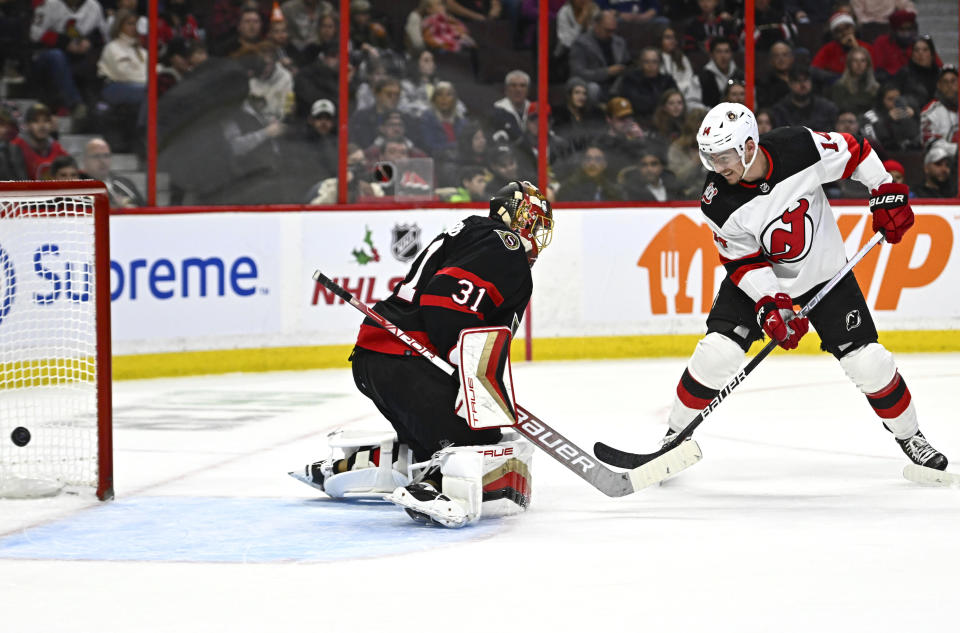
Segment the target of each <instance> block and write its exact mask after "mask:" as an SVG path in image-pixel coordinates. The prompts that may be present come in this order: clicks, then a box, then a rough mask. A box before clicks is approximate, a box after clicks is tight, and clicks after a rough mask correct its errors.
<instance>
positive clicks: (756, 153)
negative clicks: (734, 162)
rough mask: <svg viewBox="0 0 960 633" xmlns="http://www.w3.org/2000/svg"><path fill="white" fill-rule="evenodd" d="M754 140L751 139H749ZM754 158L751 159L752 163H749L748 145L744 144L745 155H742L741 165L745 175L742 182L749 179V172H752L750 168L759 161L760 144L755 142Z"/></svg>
mask: <svg viewBox="0 0 960 633" xmlns="http://www.w3.org/2000/svg"><path fill="white" fill-rule="evenodd" d="M747 140H748V141H749V140H752V139H750V138H748V139H747ZM753 147H754V149H753V158H751V159H750V162H749V163H748V162H747V143H746V141H744V143H743V154H741V155H740V164H741V165H743V175H742V176H740V180H743V179H744V178H746V177H747V172H748V171H750V168H751V167H753V163H754V162H755V161H756V160H757V156H759V155H760V144H759V143H757V142H756V141H753Z"/></svg>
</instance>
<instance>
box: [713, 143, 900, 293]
mask: <svg viewBox="0 0 960 633" xmlns="http://www.w3.org/2000/svg"><path fill="white" fill-rule="evenodd" d="M760 151H762V152H763V154H764V156H766V158H767V160H768V161H769V163H770V168H769V169H768V171H767V174H766V176H765V177H764V178H763V179H762V180H758V181H756V182H752V183H746V182H740V183H738V184H736V185H729V184H727V181H726V180H725V179H724V178H723V176H721V175H720V174H717V173H711V174H710V175H709V176H708V177H707V182H706V185H705V187H704V191H703V196H702V197H701V198H700V210H701V211H703V214H704V215H705V216H706V218H707V221H708V222H709V224H710V227H711V228H712V229H713V233H714V241H715V242H716V244H717V249H718V250H719V252H720V261H721V262H722V263H723V265H724V266H725V267H726V269H727V275H728V276H729V277H730V280H731V281H733V282H734V283H735V284H736V285H737V286H738V287H739V288H740V289H741V290H743V291H744V292H745V293H746V294H747V296H749V297H750V298H751V299H753V300H754V301H759V300H760V299H761V298H763V297H764V296H767V295H769V296H773V295H774V294H775V293H777V292H786V293H787V294H789V295H790V296H791V297H797V296H800V295H802V294H803V293H805V292H807V291H808V290H810V289H811V288H813V287H814V286H816V285H817V284H819V283H822V282H824V281H827V280H829V279H830V278H831V277H833V275H835V274H836V273H837V272H838V271H839V270H840V269H841V268H843V265H844V264H845V263H846V261H847V258H846V253H845V252H844V249H843V240H842V239H841V237H840V229H839V228H837V220H836V218H835V217H834V215H833V210H832V209H831V208H830V205H829V203H828V202H827V197H826V195H824V193H823V188H822V187H821V185H822V184H824V183H828V182H833V181H835V180H840V179H842V178H851V177H852V178H853V179H854V180H857V181H859V182H861V183H863V184H864V185H866V187H867V190H868V191H869V190H873V189H874V188H876V187H878V186H879V185H880V184H881V183H884V182H890V181H891V180H892V179H891V177H890V175H889V174H888V173H887V172H886V170H884V168H883V164H882V163H881V162H880V159H879V158H877V155H876V153H875V152H873V151H872V149H871V147H870V144H869V143H868V142H867V141H866V140H865V139H856V138H854V137H853V136H851V135H849V134H843V133H839V132H813V131H811V130H809V129H807V128H805V127H785V128H779V129H776V130H773V131H772V132H769V133H767V134H763V135H762V136H761V137H760ZM866 203H867V201H866V200H864V204H866Z"/></svg>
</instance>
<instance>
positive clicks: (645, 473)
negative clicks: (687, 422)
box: [597, 440, 703, 491]
mask: <svg viewBox="0 0 960 633" xmlns="http://www.w3.org/2000/svg"><path fill="white" fill-rule="evenodd" d="M614 450H616V449H614ZM597 457H598V458H599V455H598V456H597ZM701 459H703V452H702V451H701V450H700V445H699V444H697V443H696V441H694V440H685V441H683V442H680V445H679V446H677V447H676V448H673V449H670V450H669V451H667V452H666V453H664V454H663V455H660V456H659V457H657V458H655V459H652V460H650V461H649V462H647V463H646V464H643V465H641V466H638V467H636V468H634V469H633V470H631V471H630V472H629V473H628V474H629V476H630V481H631V482H632V483H633V489H634V490H635V491H636V490H640V489H642V488H646V487H648V486H652V485H653V484H657V483H660V482H663V481H666V480H667V479H670V478H671V477H673V476H674V475H676V474H677V473H679V472H680V471H682V470H686V469H687V468H690V467H691V466H693V465H694V464H696V463H697V462H699V461H700V460H701Z"/></svg>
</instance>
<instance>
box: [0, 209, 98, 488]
mask: <svg viewBox="0 0 960 633" xmlns="http://www.w3.org/2000/svg"><path fill="white" fill-rule="evenodd" d="M94 253H95V241H94V196H92V195H69V194H68V195H63V196H53V195H48V196H36V197H33V196H30V195H26V194H14V195H11V194H9V193H7V194H3V195H0V496H7V497H10V496H16V497H22V496H41V495H45V494H52V493H54V492H56V491H57V490H59V489H61V488H63V487H74V486H77V487H81V486H82V487H86V486H94V487H96V485H97V480H98V473H97V468H98V462H97V457H98V448H97V447H98V443H97V434H98V425H97V356H96V352H97V319H96V316H97V315H96V292H95V290H96V284H97V283H98V279H97V278H96V275H95V274H94Z"/></svg>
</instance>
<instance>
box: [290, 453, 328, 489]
mask: <svg viewBox="0 0 960 633" xmlns="http://www.w3.org/2000/svg"><path fill="white" fill-rule="evenodd" d="M333 466H334V460H332V459H324V460H321V461H319V462H314V463H312V464H307V465H306V466H304V467H303V471H302V472H301V471H296V470H294V471H290V472H289V473H287V474H288V475H290V476H291V477H293V478H294V479H296V480H298V481H302V482H303V483H305V484H307V485H308V486H313V487H314V488H316V489H317V490H321V491H322V490H323V482H324V481H325V480H326V479H327V478H328V477H330V475H332V474H333Z"/></svg>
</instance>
